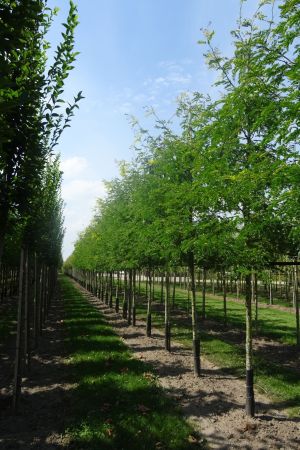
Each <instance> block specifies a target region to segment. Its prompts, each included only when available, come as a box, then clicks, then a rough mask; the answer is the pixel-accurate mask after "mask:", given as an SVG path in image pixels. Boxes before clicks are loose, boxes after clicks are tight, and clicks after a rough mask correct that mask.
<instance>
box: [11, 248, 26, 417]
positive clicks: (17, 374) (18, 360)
mask: <svg viewBox="0 0 300 450" xmlns="http://www.w3.org/2000/svg"><path fill="white" fill-rule="evenodd" d="M24 253H25V252H24V249H23V248H22V249H21V256H20V271H19V299H18V322H17V336H16V356H15V367H14V384H13V402H12V406H13V411H14V412H17V410H18V404H19V398H20V394H21V378H22V376H21V368H22V345H23V342H22V341H23V340H22V334H23V287H24V286H23V285H24V260H25V257H24V256H25V255H24Z"/></svg>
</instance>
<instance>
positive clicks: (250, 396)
mask: <svg viewBox="0 0 300 450" xmlns="http://www.w3.org/2000/svg"><path fill="white" fill-rule="evenodd" d="M245 282H246V285H245V288H246V300H245V302H246V408H245V410H246V414H247V415H248V416H250V417H253V416H254V410H255V401H254V389H253V349H252V310H251V306H252V304H251V274H247V275H246V277H245Z"/></svg>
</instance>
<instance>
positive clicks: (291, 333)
mask: <svg viewBox="0 0 300 450" xmlns="http://www.w3.org/2000/svg"><path fill="white" fill-rule="evenodd" d="M143 287H144V286H143ZM155 295H156V297H157V298H160V286H158V285H156V286H155ZM197 299H198V300H197V303H198V310H201V308H202V305H201V302H202V299H201V293H200V292H199V293H197ZM175 303H176V306H178V307H180V308H183V309H185V310H187V305H188V301H187V291H186V290H184V289H180V288H177V289H176V300H175ZM253 314H254V311H253ZM206 317H207V319H210V320H214V321H216V322H219V323H223V321H224V313H223V300H222V299H221V298H220V297H218V296H216V295H211V294H208V295H207V297H206ZM227 324H228V327H229V328H231V327H234V328H238V329H242V330H244V329H245V306H244V304H243V302H241V303H239V302H236V301H232V300H230V299H229V298H228V299H227ZM257 330H258V334H259V335H260V336H264V337H267V338H272V339H275V340H278V341H279V342H282V343H284V344H289V345H292V344H295V343H296V319H295V314H293V313H292V312H288V311H282V310H279V309H275V308H264V307H263V308H259V310H258V322H257Z"/></svg>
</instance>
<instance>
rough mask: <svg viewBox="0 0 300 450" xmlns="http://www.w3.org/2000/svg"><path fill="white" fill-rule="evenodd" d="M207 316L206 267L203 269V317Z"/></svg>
mask: <svg viewBox="0 0 300 450" xmlns="http://www.w3.org/2000/svg"><path fill="white" fill-rule="evenodd" d="M205 318H206V269H205V268H203V271H202V319H203V320H205Z"/></svg>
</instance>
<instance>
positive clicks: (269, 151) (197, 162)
mask: <svg viewBox="0 0 300 450" xmlns="http://www.w3.org/2000/svg"><path fill="white" fill-rule="evenodd" d="M260 3H261V5H260V6H259V7H258V9H257V11H256V13H255V15H254V16H253V18H251V19H244V18H242V17H240V18H239V20H238V26H237V29H236V30H234V31H232V36H233V39H234V52H233V56H231V57H223V56H222V55H221V54H220V52H219V51H218V50H217V49H216V48H215V47H214V44H213V32H212V31H210V30H204V40H203V41H202V44H204V45H206V48H207V51H206V57H207V60H208V65H209V67H210V68H211V69H213V70H215V71H217V73H218V81H217V83H216V85H217V86H218V89H219V90H220V91H221V92H220V95H219V96H218V98H217V99H215V100H213V99H212V98H210V97H209V96H206V95H202V94H199V93H194V94H191V95H182V96H181V98H180V99H179V102H178V108H177V111H176V118H177V122H176V121H175V125H174V126H173V127H172V126H171V124H170V122H168V121H164V120H160V119H159V118H157V116H156V115H155V113H154V112H153V115H154V117H155V128H156V130H157V132H156V133H152V134H154V135H151V134H150V133H149V132H148V131H147V130H145V129H143V128H142V127H141V126H140V125H139V124H138V123H137V122H136V121H134V127H135V128H136V136H137V139H136V145H135V147H136V157H135V159H134V160H133V161H132V162H131V163H122V164H121V165H120V177H119V178H117V179H115V180H113V181H111V182H109V183H107V196H106V198H105V200H99V201H98V205H97V208H96V213H95V216H94V219H93V220H92V223H91V224H90V226H89V227H88V228H87V229H86V230H85V231H84V232H82V233H81V235H80V236H79V239H78V241H77V242H76V245H75V250H74V252H73V254H72V255H71V257H70V258H69V259H68V261H67V262H66V265H65V267H66V268H67V269H68V271H72V270H73V272H72V273H73V276H75V277H76V278H77V279H79V280H81V281H82V280H83V278H82V276H83V275H82V274H83V273H84V272H83V271H88V272H87V273H88V274H89V275H88V277H92V278H91V279H92V280H94V281H87V278H85V283H87V287H90V288H91V286H95V284H93V283H95V278H93V276H94V275H93V274H95V271H96V272H97V273H98V272H99V273H100V272H101V273H102V274H103V273H108V274H111V273H112V271H115V272H118V271H119V272H120V271H124V270H125V271H128V277H129V280H132V281H129V285H130V286H131V283H133V284H134V283H135V281H134V280H135V276H134V275H133V274H134V273H136V271H137V270H144V271H145V270H146V271H147V273H148V277H150V278H149V280H148V282H149V291H151V282H152V281H151V276H150V274H151V273H152V271H153V270H154V268H155V269H157V270H160V271H161V272H163V274H164V275H163V276H164V279H165V286H166V294H165V309H166V340H167V333H168V330H169V323H168V320H169V319H168V317H169V315H168V310H169V299H170V289H169V285H170V284H169V280H170V275H171V272H172V271H174V268H175V267H179V266H181V267H182V266H184V267H187V268H188V276H189V280H190V290H191V300H190V301H191V317H192V321H191V327H192V331H193V351H194V361H195V374H196V375H200V358H199V355H200V338H199V327H200V323H199V311H197V306H196V281H197V280H196V268H199V269H201V270H203V269H205V270H215V271H219V272H221V273H225V272H228V271H230V272H231V271H235V272H236V273H239V274H240V275H241V276H242V277H243V279H244V288H245V306H246V308H245V311H246V379H247V396H246V412H247V413H248V414H249V415H253V414H254V392H253V358H252V301H251V298H252V296H253V289H252V287H253V285H254V282H252V281H253V280H255V278H256V276H257V275H256V274H257V273H258V272H260V271H262V270H268V269H269V268H270V263H272V262H274V261H283V260H287V261H295V260H296V261H295V264H297V256H298V251H299V213H300V209H299V204H300V203H299V194H300V190H299V186H300V184H299V179H300V168H299V127H298V125H299V123H298V122H299V86H298V79H297V73H298V71H299V61H300V58H299V46H298V45H297V36H298V34H299V24H300V18H299V9H298V7H299V5H298V1H295V0H285V1H280V2H275V4H274V2H271V1H263V2H260ZM276 17H277V19H275V18H276ZM215 91H216V89H215ZM178 123H180V131H178V132H175V131H173V129H174V128H175V129H178V128H179V127H178ZM74 271H75V272H74ZM80 274H81V275H80ZM130 274H132V275H130ZM86 276H87V275H85V277H86ZM97 276H98V278H97ZM97 276H96V280H98V281H99V283H100V285H101V286H102V285H103V279H107V276H108V275H106V276H104V278H103V275H100V276H99V275H97ZM105 277H106V278H105ZM108 278H109V276H108ZM88 279H89V278H88ZM96 289H99V288H96ZM101 289H102V291H101V292H104V291H103V289H105V288H100V290H101ZM295 289H296V293H297V291H298V283H296V288H295ZM130 292H132V288H130ZM101 295H102V294H101ZM150 297H151V296H150ZM296 298H297V295H296ZM130 301H131V302H132V304H133V305H134V300H130ZM297 302H298V300H297ZM297 302H296V303H297ZM297 304H298V303H297ZM150 320H151V300H150V302H148V319H147V322H150ZM297 320H298V327H299V314H298V319H297ZM148 326H149V325H148Z"/></svg>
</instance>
